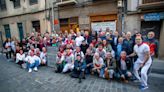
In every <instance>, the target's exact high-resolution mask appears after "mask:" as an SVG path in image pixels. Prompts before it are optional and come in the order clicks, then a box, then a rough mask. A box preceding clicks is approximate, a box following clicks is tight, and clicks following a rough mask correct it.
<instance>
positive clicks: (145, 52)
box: [127, 36, 152, 90]
mask: <svg viewBox="0 0 164 92" xmlns="http://www.w3.org/2000/svg"><path fill="white" fill-rule="evenodd" d="M135 41H136V45H135V46H134V52H133V53H132V54H130V55H129V56H127V57H132V56H135V55H137V56H138V58H137V60H136V62H135V63H134V69H133V71H134V75H135V77H136V78H137V79H138V80H139V82H141V85H140V89H141V90H145V89H147V88H148V84H147V80H148V76H147V72H148V70H149V68H150V66H151V64H152V59H151V56H150V47H149V46H148V45H147V44H145V43H143V42H142V38H141V36H137V37H136V38H135ZM140 69H141V77H140V76H139V72H138V71H139V70H140Z"/></svg>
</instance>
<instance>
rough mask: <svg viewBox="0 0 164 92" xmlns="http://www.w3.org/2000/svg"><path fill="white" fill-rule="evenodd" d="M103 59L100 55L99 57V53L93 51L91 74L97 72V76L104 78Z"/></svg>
mask: <svg viewBox="0 0 164 92" xmlns="http://www.w3.org/2000/svg"><path fill="white" fill-rule="evenodd" d="M103 67H104V60H103V58H102V57H100V55H99V53H97V52H96V53H95V54H94V57H93V68H92V74H94V73H95V72H97V73H98V74H99V77H102V78H104V72H103V71H104V69H103Z"/></svg>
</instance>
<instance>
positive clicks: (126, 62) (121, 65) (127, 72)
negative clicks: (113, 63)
mask: <svg viewBox="0 0 164 92" xmlns="http://www.w3.org/2000/svg"><path fill="white" fill-rule="evenodd" d="M116 70H117V76H116V77H117V78H121V79H122V80H123V81H124V82H126V83H127V82H128V79H129V78H130V77H132V73H131V71H132V62H131V60H130V59H129V58H127V57H126V52H125V51H122V52H121V55H120V59H119V60H118V61H117V68H116Z"/></svg>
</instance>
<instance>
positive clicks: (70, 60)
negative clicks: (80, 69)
mask: <svg viewBox="0 0 164 92" xmlns="http://www.w3.org/2000/svg"><path fill="white" fill-rule="evenodd" d="M64 61H65V63H66V64H65V65H64V68H63V71H62V72H63V73H66V72H67V71H68V70H72V69H73V68H74V55H73V54H72V53H71V52H70V49H66V55H65V56H64Z"/></svg>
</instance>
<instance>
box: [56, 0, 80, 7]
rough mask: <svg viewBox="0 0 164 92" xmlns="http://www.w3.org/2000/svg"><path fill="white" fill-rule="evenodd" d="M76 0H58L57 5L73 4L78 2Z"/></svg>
mask: <svg viewBox="0 0 164 92" xmlns="http://www.w3.org/2000/svg"><path fill="white" fill-rule="evenodd" d="M76 3H77V1H76V0H57V3H56V5H57V6H64V5H73V4H76Z"/></svg>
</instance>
